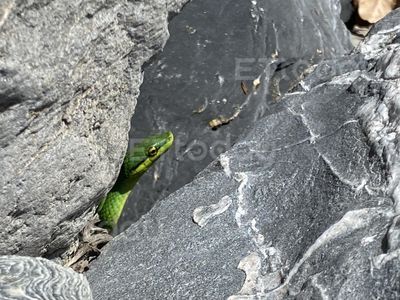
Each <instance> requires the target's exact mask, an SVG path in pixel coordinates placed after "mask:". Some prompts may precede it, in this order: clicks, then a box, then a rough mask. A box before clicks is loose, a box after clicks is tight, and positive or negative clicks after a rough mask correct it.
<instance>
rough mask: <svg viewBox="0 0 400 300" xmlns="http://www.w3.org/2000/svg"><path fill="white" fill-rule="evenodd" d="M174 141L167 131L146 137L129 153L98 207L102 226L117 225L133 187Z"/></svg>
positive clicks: (111, 226)
mask: <svg viewBox="0 0 400 300" xmlns="http://www.w3.org/2000/svg"><path fill="white" fill-rule="evenodd" d="M173 141H174V136H173V134H172V132H170V131H167V132H164V133H162V134H157V135H152V136H149V137H147V138H145V139H144V140H142V141H141V142H140V143H139V144H137V145H135V146H134V148H133V150H131V151H129V152H128V153H127V155H126V156H125V159H124V162H123V164H122V167H121V171H120V173H119V176H118V179H117V181H116V182H115V185H114V187H113V188H112V189H111V191H110V192H109V193H108V194H107V196H106V197H105V198H104V199H103V200H102V201H101V202H100V205H99V207H98V209H97V213H98V214H99V217H100V221H101V222H100V226H101V227H104V228H107V229H109V230H112V229H113V228H114V227H115V226H116V225H117V223H118V220H119V218H120V216H121V213H122V210H123V208H124V206H125V203H126V200H127V199H128V197H129V194H130V193H131V191H132V189H133V187H134V186H135V184H136V183H137V181H138V180H139V178H140V177H141V176H142V175H143V174H144V173H145V172H146V171H147V170H148V169H149V168H150V167H151V166H152V165H153V163H154V162H155V161H156V160H157V159H158V158H159V157H160V156H161V155H163V154H164V153H165V152H166V151H167V150H168V149H169V148H170V147H171V145H172V143H173Z"/></svg>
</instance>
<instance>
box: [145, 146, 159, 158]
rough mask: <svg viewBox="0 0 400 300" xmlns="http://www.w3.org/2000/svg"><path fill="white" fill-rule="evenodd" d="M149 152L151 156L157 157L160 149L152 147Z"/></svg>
mask: <svg viewBox="0 0 400 300" xmlns="http://www.w3.org/2000/svg"><path fill="white" fill-rule="evenodd" d="M147 152H148V153H149V155H150V156H155V155H156V154H157V152H158V149H157V148H156V147H154V146H151V147H150V148H149V150H147Z"/></svg>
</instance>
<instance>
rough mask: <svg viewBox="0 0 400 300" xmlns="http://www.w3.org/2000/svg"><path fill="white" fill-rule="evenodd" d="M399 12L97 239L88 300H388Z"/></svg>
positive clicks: (395, 294) (397, 259) (393, 286)
mask: <svg viewBox="0 0 400 300" xmlns="http://www.w3.org/2000/svg"><path fill="white" fill-rule="evenodd" d="M399 24H400V11H396V12H394V13H393V14H391V15H390V16H389V17H387V18H386V19H384V20H383V22H382V23H380V24H378V25H377V26H376V27H375V29H373V31H372V35H371V36H370V37H369V38H368V39H367V40H366V42H365V43H364V44H363V45H361V46H360V48H359V49H358V50H357V51H355V52H354V53H353V54H352V55H350V56H345V57H342V58H338V59H331V60H327V61H325V62H323V63H321V64H320V65H319V66H316V67H315V68H314V73H312V74H311V75H310V76H309V77H307V78H306V79H305V80H303V81H302V82H301V84H300V86H299V87H298V88H297V89H296V91H295V92H293V93H290V94H288V95H286V96H285V97H284V98H283V99H282V100H281V104H282V105H281V109H277V110H276V111H275V112H274V113H273V114H271V115H269V116H267V117H265V118H263V119H261V120H260V121H258V122H257V124H256V125H255V127H254V128H253V129H252V130H251V131H250V132H249V134H248V135H247V136H246V137H244V138H242V139H240V140H239V141H238V143H236V145H235V146H234V147H233V148H232V149H231V150H229V151H227V152H226V153H225V154H223V155H221V156H220V157H219V159H218V160H216V161H214V162H213V163H212V164H210V165H209V166H208V167H207V168H206V169H205V170H204V171H203V172H202V173H200V174H199V175H198V176H197V177H196V178H195V180H194V181H193V182H192V183H190V184H188V185H186V186H184V187H183V188H181V189H179V190H178V191H177V192H175V193H174V194H172V195H171V196H169V197H168V198H166V199H164V200H163V201H161V202H160V203H157V204H156V205H155V207H154V208H153V209H152V210H151V211H150V212H149V213H148V214H147V215H145V216H144V217H143V218H141V219H140V220H139V221H138V222H137V223H136V224H134V225H133V226H131V227H130V228H129V229H128V230H127V231H126V232H125V233H122V234H120V235H119V236H118V237H117V238H116V239H115V240H113V241H112V242H111V244H109V245H108V247H107V248H106V250H105V252H104V253H103V254H102V255H101V256H100V258H99V260H98V261H96V263H95V264H94V265H93V266H92V268H91V270H90V271H89V274H88V276H89V277H88V278H89V282H90V283H91V284H92V289H93V291H94V298H95V299H114V298H118V299H143V298H152V299H161V298H162V299H183V298H193V299H230V300H234V299H293V298H296V299H370V298H373V299H398V298H399V296H400V286H399V282H400V270H399V268H398V265H399V263H400V248H399V245H400V239H399V237H400V234H399V228H398V227H399V225H398V224H399V222H398V221H397V220H396V218H394V217H395V215H396V214H398V208H397V206H398V205H393V203H395V204H397V203H398V200H397V199H398V167H397V166H398V153H399V148H398V140H399V136H398V134H399V127H398V126H399V125H398V124H399V118H400V117H399V113H398V111H399V108H398V95H399V94H400V91H399V86H400V84H399V83H400V82H399V80H400V76H399V73H398V70H399V67H400V63H399V60H400V58H399V57H400V56H399V55H400V52H399V50H400V45H399V41H400V26H399Z"/></svg>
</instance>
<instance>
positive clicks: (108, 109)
mask: <svg viewBox="0 0 400 300" xmlns="http://www.w3.org/2000/svg"><path fill="white" fill-rule="evenodd" d="M185 2H186V0H169V1H161V0H160V1H150V2H148V1H146V2H144V1H119V0H118V1H117V0H109V1H108V0H107V1H83V2H82V1H78V0H74V1H63V0H40V1H20V0H6V1H1V2H0V128H1V130H0V146H1V148H0V170H1V172H2V176H1V177H0V186H1V191H0V207H1V210H0V228H1V231H0V253H2V254H15V253H19V254H28V255H39V254H40V255H50V254H51V253H52V252H53V251H54V250H56V249H59V248H62V247H64V246H65V245H66V244H67V243H68V241H69V240H70V239H71V238H72V237H74V236H75V235H76V234H77V233H78V232H79V231H80V230H81V228H82V226H83V225H84V224H85V222H86V220H87V218H88V215H89V214H88V212H89V210H90V209H91V208H92V207H93V205H94V204H95V203H96V201H97V200H98V199H99V198H101V197H102V196H104V194H105V193H106V191H107V190H108V189H109V188H110V187H111V186H112V184H113V181H114V179H115V178H116V175H117V173H118V170H119V166H120V163H121V160H122V158H123V156H124V154H125V151H126V148H127V144H128V131H129V127H130V124H129V122H130V118H131V116H132V114H133V111H134V107H135V104H136V98H137V96H138V89H139V86H140V84H141V82H142V74H141V67H142V64H143V63H144V62H146V61H147V60H148V59H149V58H150V57H151V56H152V55H153V54H154V53H156V52H157V51H159V50H160V49H162V47H163V46H164V44H165V42H166V40H167V38H168V30H167V24H168V22H167V19H168V15H169V12H177V11H178V9H179V8H180V7H181V6H182V5H183V4H184V3H185Z"/></svg>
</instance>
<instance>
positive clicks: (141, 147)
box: [122, 131, 174, 177]
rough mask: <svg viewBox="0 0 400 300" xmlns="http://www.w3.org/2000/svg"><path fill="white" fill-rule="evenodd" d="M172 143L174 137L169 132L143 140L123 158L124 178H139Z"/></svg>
mask: <svg viewBox="0 0 400 300" xmlns="http://www.w3.org/2000/svg"><path fill="white" fill-rule="evenodd" d="M173 142H174V135H173V134H172V132H171V131H166V132H164V133H161V134H156V135H152V136H149V137H147V138H145V139H143V140H142V141H141V142H140V143H138V144H137V145H135V146H134V147H133V149H132V150H130V151H129V152H128V154H127V155H126V156H125V159H124V163H123V167H122V168H123V169H122V170H123V174H124V175H125V176H126V177H132V176H138V175H139V176H140V175H141V174H143V173H144V172H146V170H147V169H148V168H150V167H151V165H152V164H153V163H154V162H155V161H156V160H157V159H158V158H159V157H160V156H161V155H163V154H164V153H165V152H166V151H167V150H168V149H169V148H170V147H171V145H172V143H173Z"/></svg>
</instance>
